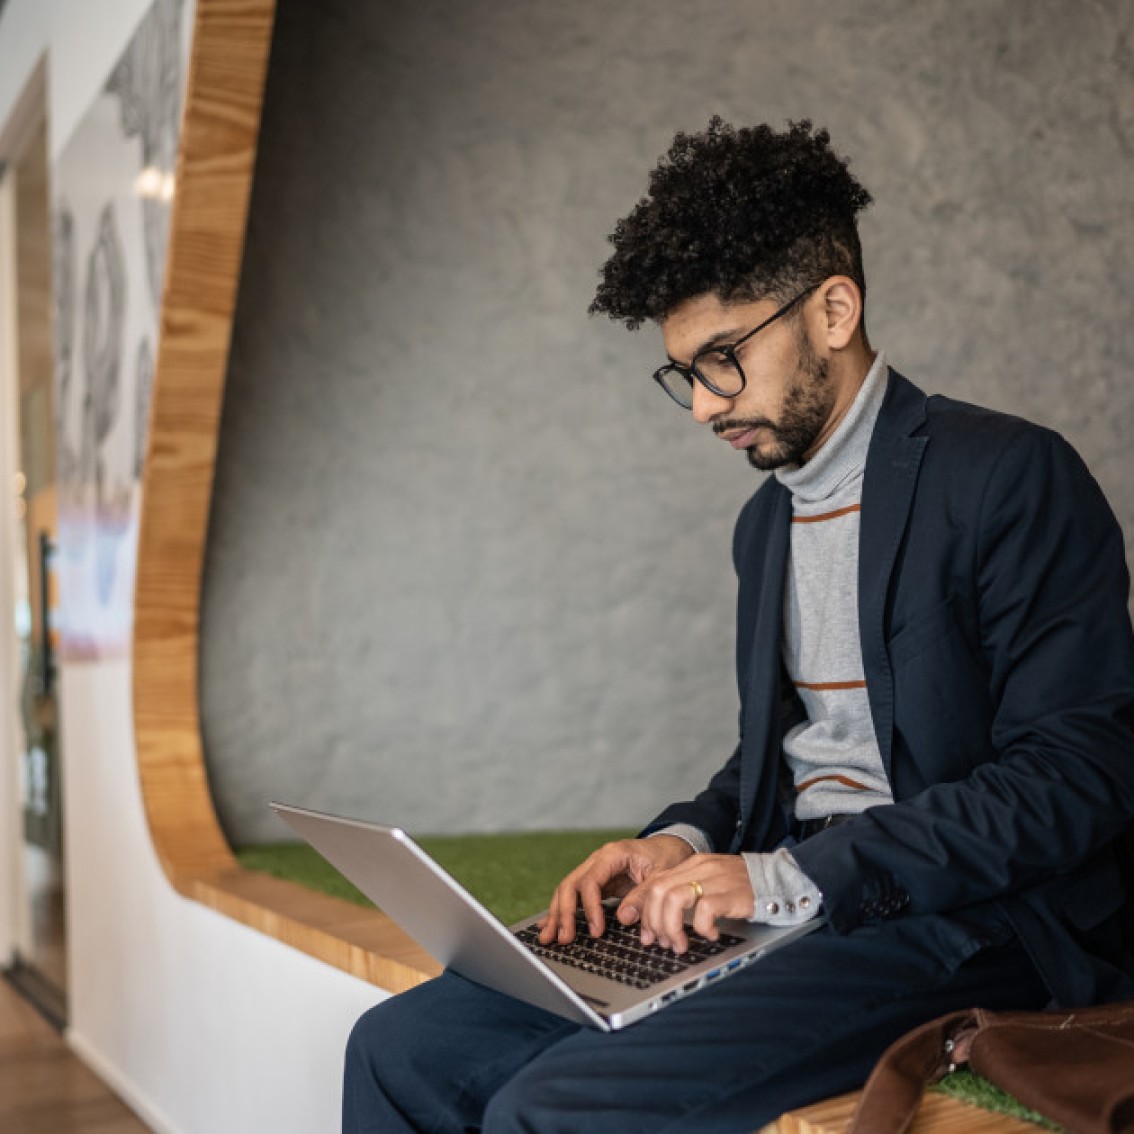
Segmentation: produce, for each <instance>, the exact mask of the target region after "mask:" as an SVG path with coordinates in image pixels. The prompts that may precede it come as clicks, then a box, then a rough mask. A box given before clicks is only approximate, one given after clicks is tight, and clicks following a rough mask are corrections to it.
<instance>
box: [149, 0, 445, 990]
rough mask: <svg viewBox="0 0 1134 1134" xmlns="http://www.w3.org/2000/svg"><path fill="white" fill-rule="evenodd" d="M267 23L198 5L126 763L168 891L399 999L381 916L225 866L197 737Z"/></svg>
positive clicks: (416, 969)
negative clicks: (216, 493) (133, 747)
mask: <svg viewBox="0 0 1134 1134" xmlns="http://www.w3.org/2000/svg"><path fill="white" fill-rule="evenodd" d="M274 14H275V0H197V10H196V16H195V28H194V35H193V44H192V50H191V61H190V66H189V81H188V88H187V92H186V98H185V109H184V113H183V117H182V133H181V142H180V147H179V154H178V160H177V191H176V195H175V198H174V202H173V213H172V217H171V222H170V245H169V253H168V259H167V263H166V278H165V292H164V295H163V299H162V310H161V333H160V336H159V345H158V356H157V366H156V371H155V377H154V392H153V402H152V405H153V409H152V417H151V422H150V434H149V442H148V446H149V447H148V453H147V459H146V465H145V471H144V475H143V488H142V509H141V512H142V514H141V530H140V534H139V549H138V569H137V589H136V593H135V600H134V602H135V618H134V670H133V675H134V729H135V738H136V742H137V751H138V768H139V773H140V776H141V786H142V797H143V800H144V805H145V811H146V818H147V821H148V823H149V828H150V835H151V838H152V839H153V844H154V848H155V850H156V851H157V855H158V859H159V860H160V862H161V865H162V868H163V869H164V871H165V873H166V876H167V877H168V878H169V881H170V882H171V883H172V885H173V887H174V888H175V889H176V890H177V891H178V892H179V893H181V894H183V895H184V896H185V897H188V898H192V899H195V900H197V901H199V902H202V903H203V904H205V905H207V906H210V907H212V908H213V909H216V910H218V911H220V912H221V913H224V914H227V915H228V916H230V917H233V918H235V919H236V920H238V921H241V922H243V923H244V924H246V925H249V926H252V927H254V928H256V929H259V930H261V931H262V932H264V933H267V934H268V935H270V936H273V937H277V938H279V939H280V940H282V941H285V942H287V943H288V944H289V945H293V946H295V947H296V948H298V949H301V950H302V951H304V952H306V953H309V954H311V955H312V956H314V957H318V958H319V959H320V960H323V961H326V962H328V963H329V964H332V965H335V966H336V967H338V968H341V969H345V970H346V971H347V972H350V973H353V974H355V975H356V976H360V977H362V978H364V979H366V980H369V981H372V982H374V983H376V984H380V985H382V986H383V987H384V988H388V989H391V990H393V991H399V990H401V989H404V988H408V987H410V986H411V985H413V984H417V983H419V982H420V981H421V980H423V979H425V978H426V977H427V976H430V975H432V974H434V973H435V972H436V971H437V965H436V963H435V962H434V961H432V960H431V959H430V958H429V957H428V956H427V955H426V954H424V953H423V952H422V951H421V950H420V949H419V948H418V947H417V946H416V945H414V944H413V943H412V942H411V941H410V940H409V939H408V938H407V937H405V935H404V934H402V933H401V932H400V931H399V930H398V929H397V928H396V927H395V926H394V925H393V924H392V923H391V922H390V921H389V920H388V919H386V918H385V917H383V916H382V915H381V914H379V913H376V912H374V911H370V910H366V909H362V908H360V907H357V906H353V905H351V904H349V903H347V902H343V901H339V900H337V899H333V898H329V897H325V896H323V895H320V894H316V893H313V892H311V891H308V890H306V889H303V888H301V887H299V886H296V885H294V884H292V883H288V882H282V881H279V880H277V879H274V878H270V877H268V876H267V875H262V874H253V873H251V872H248V871H245V870H243V869H242V868H241V867H240V866H239V865H238V864H237V862H236V859H235V858H234V857H233V854H232V851H231V849H230V848H229V846H228V843H227V842H226V840H225V837H224V835H223V833H222V831H221V828H220V824H219V823H218V821H217V815H216V811H215V808H214V806H213V800H212V796H211V794H210V791H209V784H208V776H207V772H206V768H205V760H204V750H203V746H202V742H201V733H200V726H199V704H198V686H197V666H198V632H199V618H200V594H201V575H202V570H203V565H204V556H205V541H206V537H207V529H208V519H209V503H210V499H211V495H212V488H213V474H214V466H215V461H216V451H217V441H218V434H219V429H220V416H221V405H222V401H223V395H224V383H225V376H226V372H227V365H228V352H229V345H230V340H231V336H232V320H233V312H234V309H235V305H236V292H237V282H238V279H239V275H240V264H241V255H242V252H243V247H244V233H245V226H246V223H247V215H248V202H249V198H250V195H251V187H252V175H253V169H254V166H255V158H256V146H257V141H258V137H259V130H260V114H261V107H262V100H263V91H264V83H265V80H266V77H267V70H268V54H269V48H270V43H271V31H272V22H273V18H274Z"/></svg>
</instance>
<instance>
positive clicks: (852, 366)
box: [803, 334, 878, 463]
mask: <svg viewBox="0 0 1134 1134" xmlns="http://www.w3.org/2000/svg"><path fill="white" fill-rule="evenodd" d="M877 355H878V352H877V351H876V350H873V349H872V348H871V346H870V344H869V343H868V342H867V341H866V339H865V337H864V336H863V335H861V334H856V335H855V337H854V341H853V342H852V343H851V344H850V345H849V346H848V347H847V348H846V350H840V351H836V352H835V353H834V354H832V355H831V358H830V360H829V362H828V367H829V369H828V375H829V377H830V381H831V385H832V386H833V388H834V390H835V404H834V406H833V408H832V410H831V416H830V417H829V418H828V419H827V423H826V425H824V426H823V431H822V433H820V434H819V436H818V437H816V439H815V444H814V445H813V446H812V447H811V449H810V450H809V451H808V452H807V453H806V454H805V455H804V458H803V463H806V462H807V461H809V460H811V458H812V457H813V456H815V454H816V453H818V452H819V450H820V449H822V448H823V446H824V445H825V444H826V443H827V441H828V440H829V439H830V438H831V436H832V434H834V432H835V430H837V429H838V428H839V426H840V424H842V421H843V418H845V417H846V416H847V413H848V412H849V411H850V408H851V406H853V405H854V400H855V398H856V397H858V392H859V390H861V389H862V384H863V382H865V381H866V376H867V374H869V373H870V368H871V367H872V366H873V365H874V359H875V358H876V357H877Z"/></svg>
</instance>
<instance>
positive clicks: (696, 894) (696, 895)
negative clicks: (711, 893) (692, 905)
mask: <svg viewBox="0 0 1134 1134" xmlns="http://www.w3.org/2000/svg"><path fill="white" fill-rule="evenodd" d="M689 885H690V886H692V887H693V900H694V901H695V902H699V901H700V900H701V897H702V895H703V894H704V893H705V891H704V890H702V889H701V883H700V882H690V883H689Z"/></svg>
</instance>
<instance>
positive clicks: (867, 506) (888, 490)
mask: <svg viewBox="0 0 1134 1134" xmlns="http://www.w3.org/2000/svg"><path fill="white" fill-rule="evenodd" d="M925 416H926V397H925V394H923V393H922V392H921V391H920V390H919V389H918V388H917V387H916V386H914V385H913V383H912V382H909V381H907V380H906V379H905V378H903V377H902V376H901V375H900V374H899V373H898V372H897V371H896V370H891V371H890V378H889V388H888V389H887V391H886V398H885V400H884V401H883V403H882V409H881V410H880V411H879V414H878V421H877V422H876V423H875V426H874V435H873V437H872V438H871V441H870V449H869V451H868V453H867V457H866V470H865V474H864V476H863V485H862V516H861V524H860V528H859V547H858V609H859V637H860V640H861V645H862V663H863V669H864V672H865V675H866V690H867V696H868V698H869V701H870V712H871V717H872V718H873V721H874V732H875V736H876V738H877V740H878V748H879V751H880V752H881V755H882V762H883V764H884V765H885V767H886V774H887V776H888V777H889V779H890V782H891V783H893V774H892V771H891V767H890V763H891V757H892V753H893V737H894V675H893V672H892V670H891V668H890V658H889V653H888V651H887V649H886V641H887V637H886V599H887V595H888V594H889V592H890V581H891V576H892V574H893V571H894V563H895V560H896V558H897V554H898V548H899V547H900V546H901V542H902V535H903V533H904V532H905V530H906V525H907V524H908V523H909V517H910V508H911V507H912V505H913V496H914V489H915V487H916V486H917V476H918V471H919V469H920V468H921V460H922V456H923V455H924V452H925V445H926V441H927V440H928V439H927V438H926V437H915V436H911V434H912V433H913V432H914V431H915V430H917V429H918V428H919V427H920V426H921V425H923V424H924V422H925Z"/></svg>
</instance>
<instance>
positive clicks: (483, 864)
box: [236, 830, 634, 925]
mask: <svg viewBox="0 0 1134 1134" xmlns="http://www.w3.org/2000/svg"><path fill="white" fill-rule="evenodd" d="M633 834H634V832H633V831H631V830H626V831H530V832H517V833H515V834H504V835H430V836H424V837H421V838H417V837H416V836H415V840H416V842H418V843H419V844H420V845H421V847H422V848H423V849H424V850H425V851H426V852H427V853H428V854H430V855H431V856H432V857H433V858H434V859H435V860H436V861H437V862H439V863H440V864H441V865H442V866H443V867H444V868H445V869H446V870H447V871H448V872H449V873H450V874H451V875H452V876H453V877H454V878H456V879H457V881H458V882H460V883H461V885H462V886H464V887H465V889H466V890H468V891H469V892H470V893H471V894H473V895H474V896H475V897H476V898H478V899H479V900H480V901H481V902H482V903H483V904H484V905H485V906H487V907H488V909H490V910H491V911H492V912H493V913H494V914H495V915H496V916H497V917H498V918H499V919H500V920H501V921H502V922H504V924H505V925H511V924H512V923H513V922H517V921H519V920H520V919H521V918H524V917H527V916H529V915H530V914H533V913H538V912H539V911H540V910H542V909H546V908H547V903H548V901H549V899H550V898H551V894H552V891H553V890H554V889H555V887H556V886H557V885H558V884H559V882H560V881H561V880H562V878H563V876H564V875H565V874H567V873H569V872H570V871H571V870H573V869H574V868H575V867H576V866H578V865H579V863H580V862H582V861H583V859H584V858H586V857H587V855H589V854H590V853H591V851H593V850H594V849H595V848H596V847H599V846H601V845H602V844H603V843H606V842H610V840H612V839H623V838H628V837H629V836H631V835H633ZM236 857H237V858H238V859H239V860H240V864H241V865H242V866H244V867H246V868H247V869H248V870H260V871H263V872H264V873H265V874H271V875H274V876H275V877H276V878H287V879H289V880H290V881H292V882H298V883H299V884H300V885H301V886H308V887H310V888H311V889H312V890H320V891H322V892H323V893H324V894H332V895H334V896H335V897H336V898H345V899H346V900H347V901H348V902H356V903H357V904H359V905H363V906H368V905H370V904H371V903H370V902H369V901H368V900H367V899H366V898H365V897H364V896H363V895H362V894H361V893H360V892H359V891H358V890H357V889H356V888H355V887H354V886H352V885H351V884H350V883H349V882H348V881H347V880H346V879H345V878H344V877H343V876H342V875H341V874H340V873H339V872H338V871H337V870H336V869H335V868H334V867H333V866H331V865H330V863H328V862H327V861H326V860H325V859H323V858H322V857H320V855H319V854H317V853H316V852H315V851H313V850H312V849H311V848H310V847H309V846H307V845H306V844H305V843H272V844H268V845H265V846H256V847H244V848H243V849H240V850H237V852H236Z"/></svg>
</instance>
